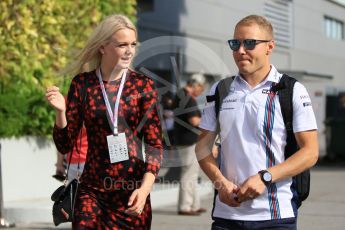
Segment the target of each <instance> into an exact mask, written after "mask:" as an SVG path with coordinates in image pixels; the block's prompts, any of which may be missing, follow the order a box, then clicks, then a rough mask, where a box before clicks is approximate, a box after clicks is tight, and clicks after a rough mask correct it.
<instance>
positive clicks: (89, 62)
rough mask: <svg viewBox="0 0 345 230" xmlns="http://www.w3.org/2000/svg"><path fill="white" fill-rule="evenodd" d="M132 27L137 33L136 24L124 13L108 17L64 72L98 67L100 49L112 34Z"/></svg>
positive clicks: (78, 71) (74, 72) (82, 70)
mask: <svg viewBox="0 0 345 230" xmlns="http://www.w3.org/2000/svg"><path fill="white" fill-rule="evenodd" d="M126 28H127V29H131V30H134V31H135V33H136V34H137V29H136V27H135V26H134V24H133V23H132V22H131V21H130V20H129V18H128V17H126V16H124V15H110V16H108V17H106V18H105V19H104V20H103V21H102V22H101V23H100V24H99V25H98V26H97V27H96V28H95V30H94V31H93V33H92V34H91V36H90V37H89V40H88V41H87V43H86V45H85V47H84V48H83V49H82V50H81V51H80V52H79V53H78V54H77V55H76V57H75V61H74V62H73V63H72V64H71V65H70V66H68V67H67V68H66V70H65V71H64V73H72V74H78V73H80V72H84V71H90V70H93V69H95V68H97V67H98V66H99V65H100V63H101V54H100V52H99V49H100V47H101V46H102V45H104V44H106V43H107V42H109V40H110V38H111V36H112V35H113V34H115V33H116V32H117V31H119V30H121V29H126Z"/></svg>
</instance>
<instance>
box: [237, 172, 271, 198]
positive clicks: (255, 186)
mask: <svg viewBox="0 0 345 230" xmlns="http://www.w3.org/2000/svg"><path fill="white" fill-rule="evenodd" d="M265 189H266V185H265V184H264V182H262V180H261V177H260V175H259V174H256V175H254V176H251V177H249V178H248V179H247V180H246V181H245V182H244V183H243V184H242V185H241V187H240V188H239V191H238V193H237V201H238V202H240V203H241V202H244V201H247V200H253V199H255V198H256V197H258V196H260V195H261V194H263V193H264V191H265Z"/></svg>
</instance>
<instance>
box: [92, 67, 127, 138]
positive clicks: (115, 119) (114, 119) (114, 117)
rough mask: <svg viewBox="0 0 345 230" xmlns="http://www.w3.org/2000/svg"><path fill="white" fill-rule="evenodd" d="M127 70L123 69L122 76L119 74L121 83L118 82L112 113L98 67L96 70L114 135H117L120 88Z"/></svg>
mask: <svg viewBox="0 0 345 230" xmlns="http://www.w3.org/2000/svg"><path fill="white" fill-rule="evenodd" d="M127 70H128V69H125V70H124V71H123V73H122V76H121V84H120V87H119V89H118V91H117V96H116V101H115V108H114V113H113V112H112V111H111V106H110V103H109V99H108V95H107V93H106V92H105V87H104V84H103V80H102V76H101V70H100V68H98V69H97V71H96V75H97V77H98V80H99V84H100V85H101V89H102V94H103V99H104V102H105V105H106V107H107V112H108V115H109V117H110V119H111V122H112V123H113V126H114V131H113V132H114V135H118V130H117V125H118V124H117V122H118V115H119V104H120V100H121V94H122V89H123V86H124V85H125V80H126V74H127Z"/></svg>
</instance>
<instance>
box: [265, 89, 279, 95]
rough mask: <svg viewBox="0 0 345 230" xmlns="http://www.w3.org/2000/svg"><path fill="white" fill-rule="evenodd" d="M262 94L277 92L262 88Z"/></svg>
mask: <svg viewBox="0 0 345 230" xmlns="http://www.w3.org/2000/svg"><path fill="white" fill-rule="evenodd" d="M262 94H277V92H275V91H273V90H270V89H263V90H262Z"/></svg>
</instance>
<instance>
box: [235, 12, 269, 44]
mask: <svg viewBox="0 0 345 230" xmlns="http://www.w3.org/2000/svg"><path fill="white" fill-rule="evenodd" d="M253 24H256V25H258V26H259V27H260V28H261V29H263V30H265V31H266V32H267V35H268V36H269V39H273V37H274V36H273V26H272V24H271V23H270V22H269V21H268V20H267V19H266V18H265V17H263V16H260V15H255V14H252V15H248V16H247V17H245V18H243V19H241V20H240V21H239V22H238V23H237V24H236V28H238V27H239V26H250V25H253Z"/></svg>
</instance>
